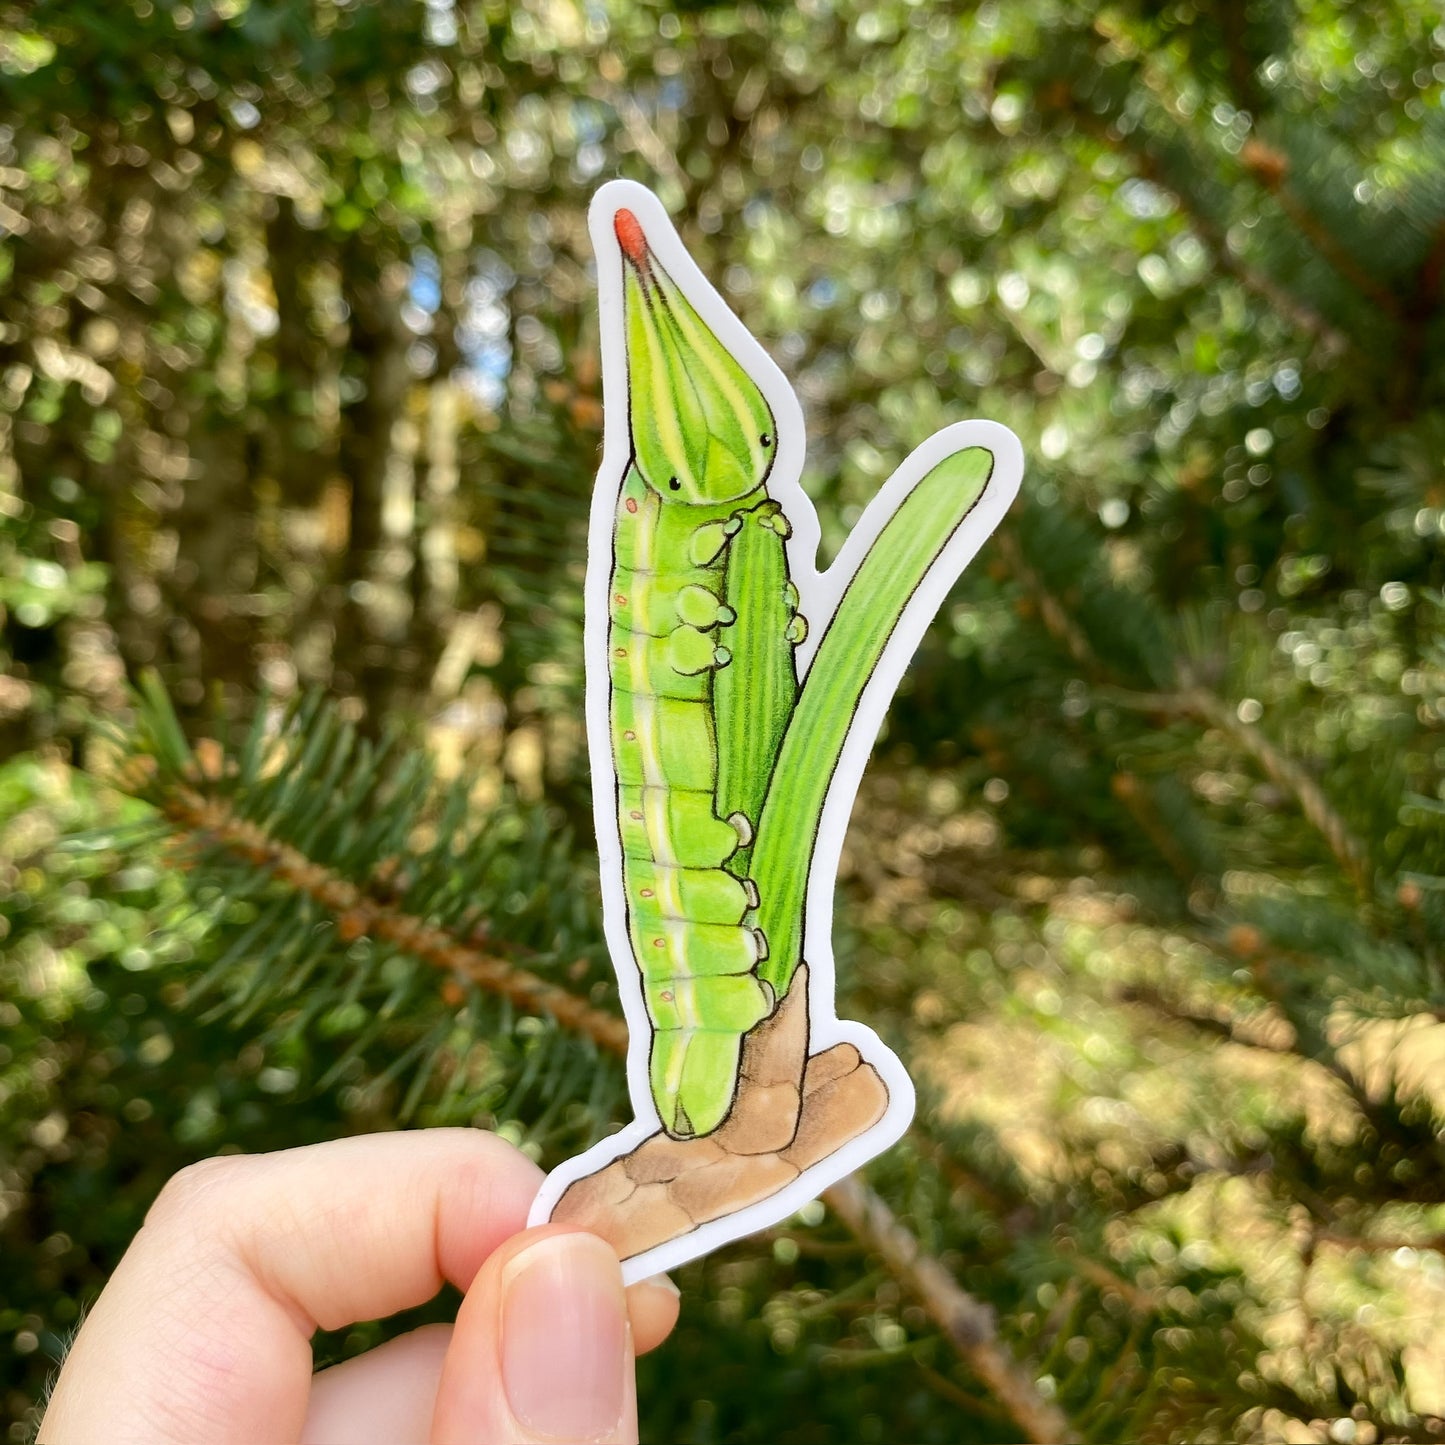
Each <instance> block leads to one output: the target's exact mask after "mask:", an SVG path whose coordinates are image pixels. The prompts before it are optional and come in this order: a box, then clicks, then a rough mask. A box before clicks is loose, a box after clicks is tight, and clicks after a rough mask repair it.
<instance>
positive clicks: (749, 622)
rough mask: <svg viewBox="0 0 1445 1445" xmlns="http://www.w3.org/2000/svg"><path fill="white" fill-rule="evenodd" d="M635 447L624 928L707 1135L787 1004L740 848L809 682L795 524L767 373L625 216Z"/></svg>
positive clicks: (613, 704) (667, 1115) (681, 1133)
mask: <svg viewBox="0 0 1445 1445" xmlns="http://www.w3.org/2000/svg"><path fill="white" fill-rule="evenodd" d="M615 225H616V230H617V236H618V240H619V242H620V243H621V246H622V251H623V257H624V268H625V275H624V308H625V326H626V335H627V347H626V352H627V366H628V392H629V423H630V428H631V436H632V447H633V460H632V466H631V467H630V468H629V470H628V473H627V476H626V477H625V479H624V481H623V485H622V488H621V492H620V494H619V497H618V503H617V511H616V520H615V525H614V535H613V568H612V573H611V579H610V581H611V586H610V596H609V633H608V670H609V681H610V686H611V693H610V723H611V732H612V749H613V758H614V764H615V770H616V775H617V801H618V823H619V832H620V837H621V843H622V880H623V890H624V893H625V896H626V900H627V912H628V918H627V923H628V936H629V940H630V942H631V944H632V949H633V954H634V957H635V959H636V961H637V964H638V968H639V970H640V972H641V975H642V982H643V997H644V1000H645V1002H646V1005H647V1012H648V1016H649V1020H650V1022H651V1024H652V1029H653V1035H652V1051H651V1057H650V1061H649V1077H650V1084H651V1091H652V1096H653V1101H654V1103H655V1105H656V1107H657V1111H658V1115H659V1117H660V1119H661V1120H662V1124H663V1127H664V1128H665V1129H666V1130H667V1131H668V1133H670V1134H672V1135H674V1136H675V1137H679V1138H681V1137H688V1136H691V1135H702V1134H708V1133H711V1132H712V1131H713V1130H714V1129H716V1128H717V1127H718V1125H719V1124H721V1123H722V1121H723V1120H724V1119H725V1118H726V1117H727V1113H728V1111H729V1109H730V1108H731V1106H732V1101H733V1096H734V1094H735V1092H736V1088H737V1078H738V1066H739V1059H740V1055H741V1049H742V1041H743V1037H744V1035H745V1034H747V1033H748V1032H749V1030H751V1029H752V1028H753V1027H755V1026H756V1025H757V1024H758V1023H760V1022H761V1021H762V1020H763V1019H764V1018H766V1017H768V1015H769V1014H771V1013H772V1011H773V1009H774V1008H775V1007H776V1003H777V997H776V994H775V992H774V989H773V987H772V985H770V984H769V983H767V982H766V981H764V980H763V979H762V978H760V977H759V974H758V969H759V966H760V965H761V964H762V963H763V962H765V960H766V959H767V957H768V955H769V946H768V940H767V938H766V936H765V935H764V933H763V931H762V930H761V929H759V928H758V926H757V923H756V916H757V909H758V907H759V904H760V901H761V900H760V897H759V894H758V889H757V886H756V884H755V883H754V882H753V881H752V879H751V878H749V877H748V874H747V863H748V857H749V850H750V848H751V845H752V842H753V834H754V829H755V827H756V823H757V819H758V816H759V813H760V810H761V807H762V802H763V795H764V789H765V787H766V781H767V777H768V775H769V774H770V772H771V768H772V760H773V758H774V757H775V755H776V752H777V748H778V743H779V741H780V739H781V735H782V729H783V726H784V725H785V724H786V720H787V715H788V712H789V711H790V710H791V707H792V704H793V701H794V699H795V697H796V692H797V679H796V671H795V668H794V665H793V658H792V647H793V646H794V645H795V642H796V641H797V640H798V636H799V635H800V634H799V619H798V618H797V616H796V612H797V593H796V591H794V590H793V589H792V587H791V584H790V583H789V582H788V578H787V559H786V553H785V549H784V545H783V544H784V541H785V539H786V536H787V522H786V519H785V518H784V517H783V515H782V512H781V509H780V508H779V507H778V506H777V504H776V503H775V502H773V501H771V500H770V499H769V498H768V495H767V491H766V485H765V484H766V481H767V476H768V472H769V470H770V469H771V466H772V459H773V456H774V455H775V453H776V436H775V435H774V423H773V419H772V415H771V412H770V411H769V409H768V406H767V403H766V401H765V400H764V398H763V396H762V394H761V392H760V391H759V390H758V388H757V386H756V384H755V383H754V382H753V381H752V380H751V378H749V377H748V375H747V374H746V372H745V371H743V369H742V368H741V367H740V366H739V365H738V363H737V362H736V361H735V360H734V359H733V357H732V356H731V354H730V353H729V352H728V351H727V350H726V349H725V348H724V347H723V345H722V343H721V342H720V341H719V340H718V339H717V337H716V336H714V335H713V333H712V332H711V331H710V330H709V329H708V328H707V326H706V325H705V324H704V323H703V321H702V320H701V318H700V317H699V316H698V315H697V313H696V311H695V310H694V309H693V308H692V306H691V304H690V303H689V302H688V301H687V299H686V297H685V296H683V295H682V293H681V291H680V290H679V289H678V288H677V287H676V285H675V284H674V283H673V282H672V280H671V278H670V277H668V276H667V274H666V272H664V271H663V270H662V268H661V267H660V266H659V265H658V264H657V262H656V260H655V258H654V257H653V256H652V254H651V252H650V251H649V250H648V247H647V243H646V239H645V237H644V236H643V233H642V229H641V226H640V225H639V224H638V222H637V221H636V219H635V218H634V217H633V216H632V215H631V213H630V212H627V211H619V212H618V213H617V217H616V221H615Z"/></svg>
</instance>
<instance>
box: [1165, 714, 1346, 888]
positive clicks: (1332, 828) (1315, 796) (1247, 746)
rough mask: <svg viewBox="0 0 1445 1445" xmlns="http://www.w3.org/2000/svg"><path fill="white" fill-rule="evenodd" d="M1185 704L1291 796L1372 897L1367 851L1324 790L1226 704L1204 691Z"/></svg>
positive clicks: (1341, 862) (1341, 864)
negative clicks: (1247, 755)
mask: <svg viewBox="0 0 1445 1445" xmlns="http://www.w3.org/2000/svg"><path fill="white" fill-rule="evenodd" d="M1181 701H1182V702H1183V704H1184V707H1185V709H1186V710H1187V711H1189V712H1191V713H1193V714H1194V715H1195V717H1197V718H1199V719H1200V720H1201V721H1203V722H1207V723H1208V724H1209V725H1210V726H1212V727H1216V728H1218V729H1219V730H1220V732H1222V733H1224V734H1225V735H1226V736H1227V737H1228V738H1229V739H1230V740H1231V741H1232V742H1233V743H1235V744H1236V746H1238V747H1239V748H1240V749H1241V750H1242V751H1244V752H1246V753H1248V754H1249V755H1250V757H1252V758H1253V759H1254V760H1255V762H1257V763H1258V764H1259V765H1260V767H1261V768H1262V769H1263V770H1264V773H1265V776H1266V777H1268V778H1269V780H1270V782H1272V783H1273V784H1274V785H1275V786H1276V787H1278V788H1282V789H1283V790H1284V791H1285V792H1287V793H1292V794H1293V795H1294V797H1295V800H1296V801H1297V802H1298V803H1299V805H1300V811H1301V812H1302V813H1303V814H1304V815H1305V818H1306V819H1307V820H1308V821H1309V822H1310V823H1311V824H1313V826H1314V828H1315V830H1316V831H1317V832H1318V833H1319V834H1320V836H1321V837H1322V838H1323V839H1324V840H1325V842H1326V843H1327V844H1328V845H1329V849H1330V852H1331V853H1333V854H1334V855H1335V858H1336V859H1337V860H1338V862H1339V864H1340V867H1341V868H1343V869H1344V871H1345V874H1346V876H1347V877H1348V878H1349V879H1350V881H1351V882H1352V883H1353V884H1354V885H1355V888H1356V890H1357V891H1358V892H1359V894H1360V896H1361V897H1362V898H1364V899H1368V898H1369V897H1370V892H1371V881H1370V870H1369V865H1368V862H1367V860H1366V856H1365V850H1364V848H1363V847H1362V846H1361V844H1360V842H1359V840H1358V839H1357V838H1356V837H1355V835H1354V833H1353V832H1351V830H1350V826H1349V824H1348V823H1346V822H1345V820H1344V819H1343V818H1342V817H1341V816H1340V815H1339V813H1338V812H1337V811H1336V810H1335V808H1334V806H1333V804H1331V802H1330V800H1329V799H1328V798H1327V797H1326V796H1325V793H1324V789H1323V788H1321V787H1320V785H1319V784H1318V783H1317V782H1315V780H1314V779H1313V778H1312V777H1311V776H1310V775H1309V774H1308V773H1307V772H1306V771H1305V770H1304V769H1303V768H1302V767H1301V766H1300V765H1299V764H1298V763H1297V762H1295V760H1294V759H1293V758H1292V757H1290V756H1289V755H1288V754H1287V753H1285V752H1284V751H1283V750H1282V749H1280V748H1279V747H1277V746H1276V745H1275V744H1274V743H1273V742H1271V741H1270V739H1269V738H1268V737H1267V736H1266V735H1265V734H1264V733H1263V732H1262V731H1261V730H1260V729H1259V728H1257V727H1255V726H1254V725H1253V724H1252V723H1247V722H1243V721H1241V719H1240V717H1239V714H1238V713H1237V712H1236V711H1235V710H1234V708H1232V707H1230V706H1229V704H1228V703H1227V702H1225V701H1224V700H1223V698H1219V697H1216V696H1215V695H1214V694H1213V693H1212V692H1207V691H1206V690H1205V689H1204V688H1201V687H1191V688H1189V689H1188V690H1187V691H1186V692H1185V693H1184V694H1183V696H1182V698H1181Z"/></svg>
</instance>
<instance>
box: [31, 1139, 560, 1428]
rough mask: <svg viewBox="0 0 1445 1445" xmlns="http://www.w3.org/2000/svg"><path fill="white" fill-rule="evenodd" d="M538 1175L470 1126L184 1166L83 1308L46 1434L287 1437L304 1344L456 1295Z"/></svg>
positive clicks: (307, 1365) (306, 1364)
mask: <svg viewBox="0 0 1445 1445" xmlns="http://www.w3.org/2000/svg"><path fill="white" fill-rule="evenodd" d="M541 1179H542V1174H541V1171H540V1170H539V1169H538V1168H537V1166H536V1165H535V1164H533V1163H532V1162H531V1160H529V1159H528V1158H526V1156H525V1155H523V1154H521V1153H520V1152H519V1151H518V1150H516V1149H514V1148H512V1146H511V1145H509V1144H507V1143H505V1142H504V1141H502V1140H501V1139H498V1138H497V1137H496V1136H495V1135H492V1134H486V1133H483V1132H481V1131H479V1130H474V1129H426V1130H420V1131H416V1132H412V1133H396V1134H372V1135H366V1136H363V1137H360V1138H354V1139H339V1140H336V1141H335V1142H333V1143H329V1144H316V1145H312V1146H310V1147H309V1148H304V1149H292V1150H287V1151H286V1152H284V1153H280V1154H261V1155H246V1156H232V1157H228V1158H222V1159H212V1160H208V1161H206V1162H205V1163H203V1164H198V1165H193V1166H191V1167H190V1168H189V1169H185V1170H183V1171H182V1172H181V1173H180V1174H178V1175H177V1176H176V1177H175V1179H173V1180H172V1181H171V1182H170V1183H169V1184H168V1185H167V1186H166V1187H165V1189H164V1190H162V1191H161V1195H160V1197H159V1198H158V1199H157V1200H156V1203H155V1205H154V1206H153V1207H152V1209H151V1211H150V1213H149V1214H148V1215H147V1216H146V1222H145V1225H144V1226H143V1228H142V1229H141V1231H140V1233H139V1234H138V1235H137V1236H136V1238H135V1240H134V1241H133V1242H132V1244H131V1247H130V1248H129V1250H127V1251H126V1254H125V1257H124V1258H123V1259H122V1260H121V1262H120V1265H119V1267H118V1268H117V1270H116V1272H115V1274H114V1275H113V1276H112V1277H111V1281H110V1283H109V1284H108V1285H107V1286H106V1288H105V1290H104V1291H103V1293H102V1294H101V1296H100V1299H99V1300H98V1301H97V1303H96V1305H95V1308H94V1309H93V1310H92V1311H91V1313H90V1315H89V1317H88V1318H87V1320H86V1322H85V1325H84V1327H83V1328H82V1329H81V1331H80V1335H79V1337H78V1338H77V1340H76V1343H75V1347H74V1349H73V1350H72V1351H71V1353H70V1355H69V1357H68V1358H67V1360H66V1362H65V1367H64V1368H63V1369H62V1371H61V1374H60V1379H59V1381H58V1382H57V1384H56V1388H55V1392H54V1394H53V1396H52V1398H51V1402H50V1406H49V1409H48V1410H47V1411H46V1415H45V1419H44V1422H43V1424H42V1426H41V1434H40V1438H41V1439H42V1440H43V1441H45V1442H47V1445H51V1442H55V1445H59V1442H62V1441H66V1440H77V1441H92V1440H100V1439H106V1440H115V1441H132V1440H134V1441H141V1440H145V1441H172V1440H174V1441H178V1442H179V1441H197V1440H206V1441H212V1440H214V1441H217V1442H223V1441H226V1442H228V1441H236V1442H238V1445H241V1442H254V1441H257V1440H286V1439H291V1440H294V1439H298V1438H299V1437H300V1434H301V1428H302V1424H303V1422H304V1420H305V1416H306V1403H307V1396H308V1393H309V1390H310V1385H311V1369H312V1360H311V1344H310V1339H311V1335H312V1334H313V1333H314V1332H315V1331H316V1330H317V1329H318V1328H319V1329H338V1328H340V1327H341V1326H343V1325H347V1324H352V1323H354V1322H355V1321H357V1320H366V1319H375V1318H378V1317H380V1316H383V1315H389V1314H394V1313H395V1312H396V1311H397V1310H401V1309H407V1308H409V1307H411V1306H413V1305H419V1304H422V1303H424V1302H425V1301H426V1300H428V1299H430V1298H431V1296H432V1295H434V1294H435V1293H436V1291H437V1290H438V1289H439V1288H440V1287H441V1284H442V1281H443V1280H444V1279H445V1280H450V1281H451V1283H453V1284H454V1285H456V1286H457V1287H458V1288H459V1289H463V1290H464V1289H466V1287H467V1286H468V1285H469V1284H470V1283H471V1281H472V1279H473V1278H474V1277H475V1275H476V1273H477V1271H478V1269H480V1267H481V1265H482V1262H483V1261H484V1260H485V1259H486V1257H487V1256H488V1255H489V1254H490V1253H491V1252H492V1251H493V1250H494V1249H495V1248H496V1247H497V1246H498V1245H499V1244H500V1243H501V1242H502V1241H503V1240H505V1239H507V1238H508V1237H510V1236H511V1235H513V1234H515V1233H516V1232H517V1231H518V1230H520V1229H522V1228H523V1227H524V1226H525V1224H526V1218H527V1210H528V1207H529V1206H530V1204H531V1202H532V1197H533V1195H535V1194H536V1192H537V1186H538V1184H539V1183H540V1182H541Z"/></svg>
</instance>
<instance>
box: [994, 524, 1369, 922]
mask: <svg viewBox="0 0 1445 1445" xmlns="http://www.w3.org/2000/svg"><path fill="white" fill-rule="evenodd" d="M996 536H997V539H998V546H999V550H1000V551H1001V552H1002V553H1003V557H1004V561H1005V562H1006V563H1007V564H1008V568H1009V570H1010V571H1011V572H1012V573H1013V574H1014V576H1015V577H1017V579H1018V580H1019V582H1020V583H1021V584H1022V585H1023V587H1024V589H1025V591H1027V592H1028V593H1029V594H1030V595H1031V596H1032V597H1033V598H1034V601H1035V603H1036V604H1037V606H1038V609H1039V616H1040V617H1041V618H1042V620H1043V624H1044V627H1045V628H1046V629H1047V631H1048V632H1049V635H1050V636H1052V637H1053V638H1054V639H1055V640H1056V641H1057V642H1059V643H1060V644H1061V645H1062V646H1063V647H1064V649H1065V650H1066V651H1067V652H1068V654H1069V656H1070V657H1071V658H1073V660H1074V661H1075V662H1076V663H1078V664H1079V665H1080V666H1081V667H1086V668H1088V669H1089V671H1090V672H1091V673H1092V674H1093V675H1094V677H1095V678H1096V680H1099V681H1103V682H1109V681H1110V679H1109V677H1108V669H1107V667H1106V666H1105V664H1104V663H1103V661H1102V660H1101V659H1100V658H1099V656H1098V654H1097V653H1096V652H1095V650H1094V647H1093V645H1092V644H1091V643H1090V641H1089V639H1088V636H1087V635H1086V634H1085V632H1084V630H1083V628H1081V627H1080V626H1079V624H1078V623H1077V622H1076V621H1075V620H1074V618H1073V617H1072V616H1070V614H1069V612H1068V610H1067V609H1066V608H1065V607H1064V605H1063V604H1062V603H1061V602H1060V601H1059V600H1058V598H1057V597H1055V596H1054V595H1053V593H1052V591H1051V590H1050V589H1049V587H1048V585H1047V584H1046V583H1045V581H1044V580H1043V578H1042V577H1040V575H1039V574H1038V572H1037V571H1036V570H1035V569H1034V568H1033V567H1032V566H1031V565H1030V564H1029V562H1028V560H1027V558H1026V557H1025V556H1024V552H1023V548H1022V546H1021V545H1020V544H1019V540H1018V538H1017V536H1016V535H1015V534H1014V532H1013V531H1012V530H1011V529H1009V528H1006V527H1001V528H1000V529H999V531H998V532H997V533H996ZM1181 682H1182V683H1183V686H1181V688H1180V689H1179V690H1178V691H1177V692H1170V693H1146V692H1138V691H1134V690H1132V689H1128V688H1120V687H1115V686H1112V685H1111V686H1110V688H1109V696H1110V701H1112V702H1117V703H1118V704H1119V705H1120V706H1122V707H1129V708H1132V709H1134V710H1137V711H1144V712H1159V713H1175V714H1182V715H1185V716H1189V717H1193V718H1194V719H1195V720H1196V721H1198V722H1201V723H1204V724H1206V725H1208V726H1210V727H1215V728H1218V729H1219V730H1220V731H1221V732H1223V733H1224V734H1225V735H1226V736H1227V737H1229V738H1230V740H1231V741H1232V742H1234V744H1235V745H1236V746H1237V747H1239V748H1240V749H1241V750H1242V751H1243V752H1245V753H1248V754H1249V756H1250V757H1252V758H1253V759H1254V760H1255V762H1256V763H1258V764H1259V766H1260V768H1261V769H1262V770H1263V771H1264V773H1265V775H1266V776H1267V777H1268V778H1269V780H1270V781H1271V782H1272V783H1274V784H1275V785H1276V786H1277V787H1279V788H1281V789H1283V790H1284V791H1286V792H1288V793H1290V794H1292V795H1293V796H1294V798H1295V800H1296V802H1297V803H1298V804H1299V807H1300V811H1301V813H1303V814H1304V816H1305V818H1306V820H1307V821H1308V822H1309V823H1310V824H1311V825H1312V826H1313V827H1314V829H1315V830H1316V831H1317V832H1318V833H1319V834H1320V836H1321V837H1322V838H1323V839H1324V840H1325V842H1326V844H1327V845H1328V846H1329V849H1330V851H1331V853H1333V854H1334V856H1335V859H1336V860H1337V861H1338V863H1339V865H1340V867H1341V868H1342V869H1343V871H1344V873H1345V875H1346V876H1347V877H1348V878H1349V879H1350V881H1351V883H1353V884H1354V886H1355V889H1356V891H1357V892H1358V893H1359V894H1360V896H1361V898H1362V900H1365V901H1368V900H1369V899H1370V897H1371V880H1370V873H1369V868H1368V864H1367V862H1366V857H1365V849H1364V847H1363V846H1362V844H1361V843H1360V842H1359V840H1358V839H1357V838H1356V837H1355V835H1354V833H1353V831H1352V830H1351V829H1350V826H1349V824H1347V823H1346V822H1345V820H1344V819H1343V818H1342V817H1341V816H1340V814H1339V812H1338V811H1337V810H1336V809H1335V807H1334V805H1333V804H1332V803H1331V802H1330V800H1329V799H1328V798H1327V797H1326V796H1325V793H1324V790H1323V789H1322V788H1321V787H1320V785H1319V784H1318V783H1317V782H1316V781H1315V780H1314V779H1313V778H1312V777H1310V775H1309V774H1308V773H1307V772H1306V771H1305V769H1304V768H1302V767H1301V766H1300V765H1299V764H1298V763H1297V762H1295V760H1294V759H1293V758H1291V757H1290V756H1289V755H1288V754H1286V753H1285V752H1284V751H1283V750H1282V749H1281V748H1279V747H1278V746H1277V745H1276V744H1275V743H1273V742H1271V741H1270V739H1269V738H1268V737H1267V736H1266V735H1265V734H1264V733H1263V732H1262V731H1261V730H1260V729H1259V728H1257V727H1255V726H1254V725H1253V724H1252V723H1246V722H1243V721H1241V720H1240V718H1239V715H1238V713H1237V711H1236V710H1235V709H1234V708H1232V707H1231V706H1230V705H1229V704H1228V703H1227V702H1225V701H1224V700H1223V699H1222V698H1220V697H1217V696H1216V695H1215V694H1214V693H1212V692H1210V691H1209V690H1208V689H1207V688H1204V687H1201V686H1199V685H1198V684H1197V683H1194V682H1192V681H1191V680H1190V679H1188V678H1187V677H1184V678H1182V679H1181Z"/></svg>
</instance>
